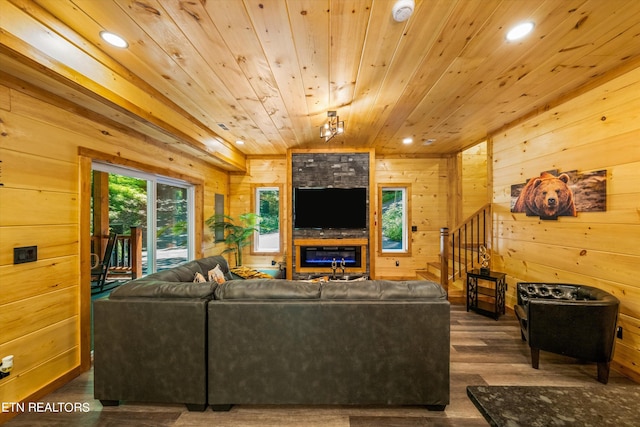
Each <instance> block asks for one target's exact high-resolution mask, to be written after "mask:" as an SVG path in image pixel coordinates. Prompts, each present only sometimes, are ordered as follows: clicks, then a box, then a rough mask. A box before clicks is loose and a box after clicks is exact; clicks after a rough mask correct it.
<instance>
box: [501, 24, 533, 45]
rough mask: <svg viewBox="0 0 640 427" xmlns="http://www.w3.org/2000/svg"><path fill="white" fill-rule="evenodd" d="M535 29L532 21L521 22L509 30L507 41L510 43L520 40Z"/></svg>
mask: <svg viewBox="0 0 640 427" xmlns="http://www.w3.org/2000/svg"><path fill="white" fill-rule="evenodd" d="M533 27H535V24H534V23H533V22H531V21H527V22H521V23H520V24H518V25H516V26H515V27H513V28H511V29H510V30H509V32H508V33H507V40H508V41H510V42H512V41H515V40H520V39H521V38H523V37H526V36H527V35H528V34H529V33H530V32H531V31H533Z"/></svg>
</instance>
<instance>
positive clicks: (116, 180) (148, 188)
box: [92, 162, 195, 275]
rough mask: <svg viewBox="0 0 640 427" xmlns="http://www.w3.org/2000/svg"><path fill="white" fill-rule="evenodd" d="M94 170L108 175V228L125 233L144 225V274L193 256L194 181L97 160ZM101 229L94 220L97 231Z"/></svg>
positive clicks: (169, 266) (94, 230) (170, 266)
mask: <svg viewBox="0 0 640 427" xmlns="http://www.w3.org/2000/svg"><path fill="white" fill-rule="evenodd" d="M93 170H94V171H100V172H103V173H107V174H108V175H109V178H108V200H109V202H108V203H109V214H108V215H109V220H108V228H109V230H111V231H116V232H117V233H119V234H123V233H124V234H126V233H128V230H129V229H130V227H135V226H140V227H141V228H142V254H141V256H142V271H143V274H144V275H146V274H149V273H152V272H156V271H160V270H165V269H169V268H172V267H174V266H176V265H177V264H180V263H182V262H184V261H187V260H190V259H193V258H194V254H195V250H194V247H195V244H194V235H195V233H194V230H195V229H194V220H193V219H194V203H193V197H194V189H193V186H192V185H191V184H189V183H186V182H183V181H180V180H175V179H171V178H166V177H161V176H157V175H153V174H148V173H144V172H140V171H136V170H131V169H126V168H121V167H117V166H113V165H110V164H104V163H98V162H94V163H93ZM94 197H95V193H94ZM93 206H95V202H94V204H93ZM98 229H99V228H98V227H96V225H95V224H94V225H93V227H92V230H93V231H92V232H93V233H94V235H95V234H96V230H98ZM103 229H104V227H103Z"/></svg>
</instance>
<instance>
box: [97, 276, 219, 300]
mask: <svg viewBox="0 0 640 427" xmlns="http://www.w3.org/2000/svg"><path fill="white" fill-rule="evenodd" d="M145 279H146V278H143V279H138V280H132V281H131V282H128V283H125V284H124V285H122V286H120V287H118V288H116V289H115V290H114V291H113V292H111V295H110V296H109V299H123V298H212V297H213V293H214V291H215V289H216V287H217V286H218V285H217V284H216V283H212V282H205V283H194V282H191V281H189V282H167V281H164V280H145Z"/></svg>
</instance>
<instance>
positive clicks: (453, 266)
mask: <svg viewBox="0 0 640 427" xmlns="http://www.w3.org/2000/svg"><path fill="white" fill-rule="evenodd" d="M490 224H491V204H486V205H484V206H483V207H481V208H480V209H478V210H477V211H476V212H474V213H473V214H472V215H470V216H469V217H468V218H467V219H466V220H465V221H463V222H462V224H460V225H459V226H458V227H456V228H455V229H454V230H453V231H452V232H449V229H448V228H446V227H445V228H441V229H440V261H439V262H437V263H428V264H427V268H426V269H424V270H418V271H417V272H416V273H417V275H418V277H422V278H424V279H427V280H433V281H437V282H439V283H440V284H441V285H442V287H443V288H445V289H446V290H447V293H448V295H449V301H451V302H452V303H459V304H466V295H465V293H464V291H465V281H466V277H467V274H466V273H467V271H469V270H472V269H474V268H480V266H481V259H480V246H484V247H485V248H487V242H488V241H489V235H490ZM443 272H446V274H444V273H443Z"/></svg>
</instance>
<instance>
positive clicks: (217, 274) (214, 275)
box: [207, 264, 225, 284]
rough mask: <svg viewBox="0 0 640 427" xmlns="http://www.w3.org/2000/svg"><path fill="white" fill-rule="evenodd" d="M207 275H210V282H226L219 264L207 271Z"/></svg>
mask: <svg viewBox="0 0 640 427" xmlns="http://www.w3.org/2000/svg"><path fill="white" fill-rule="evenodd" d="M207 276H208V277H209V281H210V282H216V283H217V284H222V283H224V282H225V278H224V273H223V272H222V270H221V269H220V265H219V264H218V265H216V266H215V267H213V268H212V269H211V270H209V271H208V272H207Z"/></svg>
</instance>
